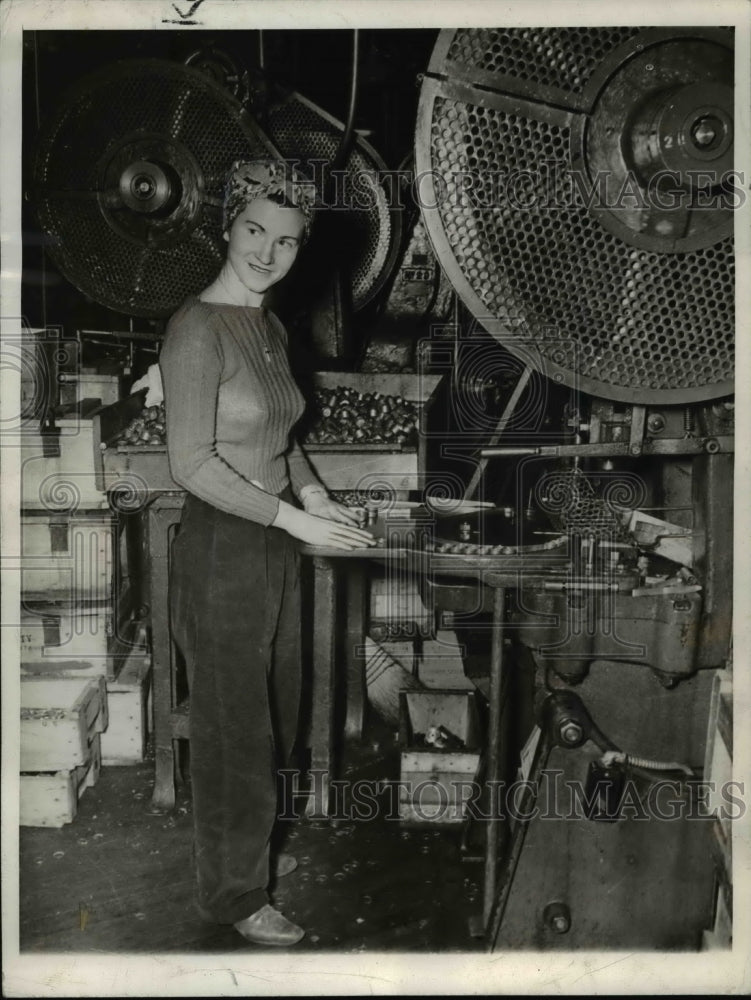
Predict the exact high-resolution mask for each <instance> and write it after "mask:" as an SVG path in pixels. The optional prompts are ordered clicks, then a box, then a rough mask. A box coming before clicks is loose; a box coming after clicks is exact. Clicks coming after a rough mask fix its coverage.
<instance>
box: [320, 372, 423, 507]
mask: <svg viewBox="0 0 751 1000" xmlns="http://www.w3.org/2000/svg"><path fill="white" fill-rule="evenodd" d="M441 378H442V376H440V375H414V374H409V373H406V372H397V373H394V374H385V373H380V372H379V373H364V372H314V373H313V385H314V387H315V388H318V389H335V388H337V386H345V387H350V388H353V389H356V390H357V391H358V392H362V393H366V392H380V393H382V394H383V395H386V396H403V397H404V399H408V400H411V401H412V402H415V403H419V404H420V429H421V431H423V430H424V429H425V426H426V420H427V416H428V412H429V410H430V407H431V405H432V403H433V400H434V398H435V395H436V392H437V389H438V384H439V382H440V381H441ZM304 448H305V454H306V455H307V456H308V460H309V462H310V464H311V465H312V466H313V469H314V471H315V473H316V475H318V476H319V477H320V479H321V482H322V483H323V484H324V485H325V486H327V487H328V488H329V489H330V490H352V489H361V490H368V489H374V488H377V487H378V486H381V487H382V486H383V484H384V483H387V484H388V485H389V486H390V487H391V488H392V489H394V490H397V491H409V490H421V489H423V488H424V486H425V482H424V478H425V464H426V463H425V435H424V434H423V433H420V435H419V438H418V444H417V447H416V448H402V447H400V446H399V445H394V446H389V445H383V444H375V445H367V444H356V445H354V444H351V445H335V444H328V445H319V444H308V445H304Z"/></svg>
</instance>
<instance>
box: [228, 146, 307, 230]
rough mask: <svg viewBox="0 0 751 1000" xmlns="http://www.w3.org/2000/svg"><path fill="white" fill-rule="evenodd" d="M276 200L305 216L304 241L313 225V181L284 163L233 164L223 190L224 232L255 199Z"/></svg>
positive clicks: (248, 162) (256, 162)
mask: <svg viewBox="0 0 751 1000" xmlns="http://www.w3.org/2000/svg"><path fill="white" fill-rule="evenodd" d="M280 197H283V198H284V200H285V201H286V202H288V203H289V204H290V205H293V206H294V207H295V208H298V209H299V210H300V211H301V212H302V214H303V216H304V217H305V234H304V238H305V239H307V238H308V236H309V235H310V228H311V226H312V224H313V207H314V205H315V200H316V188H315V185H314V184H313V182H312V181H309V180H308V179H307V178H306V177H303V175H302V174H300V173H299V172H298V171H297V170H295V169H294V167H292V166H291V165H290V164H289V163H286V162H285V161H284V160H247V161H244V162H243V161H242V160H238V161H236V162H235V163H233V165H232V167H231V169H230V171H229V174H228V175H227V183H226V187H225V191H224V215H223V230H224V232H229V228H230V226H231V225H232V223H233V222H234V221H235V219H236V218H237V216H238V215H239V214H240V212H242V211H243V210H244V208H245V207H246V205H248V204H250V202H251V201H254V200H255V199H256V198H270V199H271V200H272V201H277V200H279V198H280Z"/></svg>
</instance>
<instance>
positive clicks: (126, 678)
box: [102, 653, 151, 766]
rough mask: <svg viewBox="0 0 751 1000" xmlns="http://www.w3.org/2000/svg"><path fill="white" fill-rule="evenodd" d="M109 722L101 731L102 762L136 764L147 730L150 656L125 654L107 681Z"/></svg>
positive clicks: (149, 706)
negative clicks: (116, 672) (125, 657)
mask: <svg viewBox="0 0 751 1000" xmlns="http://www.w3.org/2000/svg"><path fill="white" fill-rule="evenodd" d="M107 708H108V712H109V725H108V726H107V729H106V730H105V731H104V732H103V733H102V761H103V763H104V764H107V765H108V766H109V765H116V766H117V765H125V764H138V763H139V762H140V761H142V760H143V758H144V754H145V753H146V741H147V739H148V735H149V732H150V731H151V721H150V714H151V659H150V657H148V656H143V655H141V654H135V653H134V654H133V655H131V656H129V657H128V658H127V659H126V660H125V662H124V664H123V668H122V670H121V671H120V673H119V674H118V676H117V678H116V679H114V680H110V681H107Z"/></svg>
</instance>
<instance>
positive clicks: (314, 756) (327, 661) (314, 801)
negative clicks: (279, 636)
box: [305, 558, 336, 819]
mask: <svg viewBox="0 0 751 1000" xmlns="http://www.w3.org/2000/svg"><path fill="white" fill-rule="evenodd" d="M313 595H314V596H313V600H314V609H313V678H312V681H313V683H312V711H311V725H310V758H311V760H310V764H311V779H312V795H311V796H310V798H309V799H308V804H307V806H306V809H305V815H306V817H307V818H308V819H325V818H326V817H327V816H328V814H329V808H330V801H329V798H330V781H331V778H332V776H333V775H332V769H333V763H334V705H335V702H334V694H335V653H336V574H335V570H334V565H333V562H332V561H331V560H328V559H318V558H314V559H313Z"/></svg>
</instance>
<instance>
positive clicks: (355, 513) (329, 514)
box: [302, 493, 366, 528]
mask: <svg viewBox="0 0 751 1000" xmlns="http://www.w3.org/2000/svg"><path fill="white" fill-rule="evenodd" d="M302 504H303V507H304V508H305V513H306V514H315V516H316V517H325V518H326V520H327V521H340V522H341V523H342V524H354V525H355V527H358V528H359V527H360V526H361V525H362V523H363V522H364V520H365V517H366V515H365V511H364V510H363V509H362V507H346V506H345V505H344V504H342V503H337V502H336V500H332V499H331V497H330V496H329V495H328V494H327V493H310V494H308V496H306V497H305V499H304V500H303V502H302Z"/></svg>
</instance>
